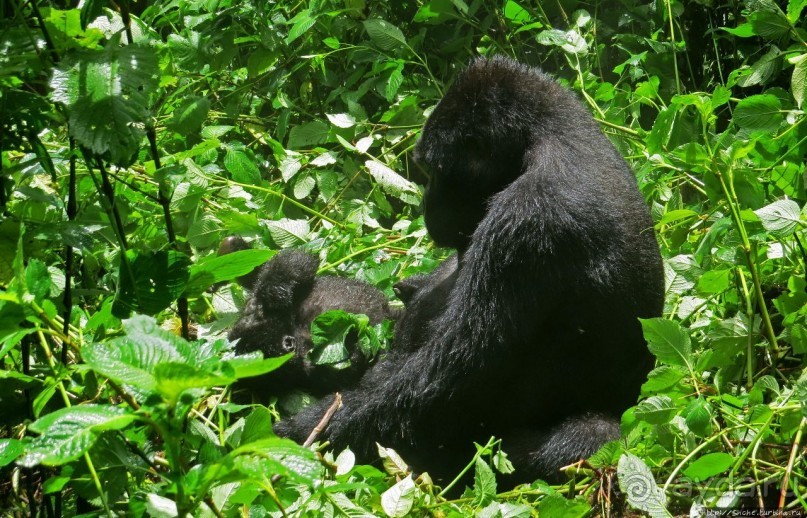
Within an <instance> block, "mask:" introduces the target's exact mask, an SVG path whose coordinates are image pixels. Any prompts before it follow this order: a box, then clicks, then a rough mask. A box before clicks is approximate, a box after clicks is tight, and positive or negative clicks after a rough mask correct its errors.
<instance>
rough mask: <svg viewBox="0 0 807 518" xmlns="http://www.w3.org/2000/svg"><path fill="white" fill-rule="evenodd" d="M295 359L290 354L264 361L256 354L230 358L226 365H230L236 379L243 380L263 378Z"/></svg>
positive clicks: (258, 353) (292, 354)
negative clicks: (255, 377) (264, 375)
mask: <svg viewBox="0 0 807 518" xmlns="http://www.w3.org/2000/svg"><path fill="white" fill-rule="evenodd" d="M293 357H294V353H290V354H286V355H284V356H279V357H277V358H266V359H264V358H263V357H262V355H261V353H260V352H255V353H250V354H246V355H241V356H236V357H234V358H228V359H227V360H225V362H224V363H226V364H228V365H229V366H230V367H231V368H232V369H233V372H234V377H235V378H236V379H241V378H251V377H254V376H261V375H263V374H266V373H267V372H272V371H274V370H277V369H278V368H280V366H282V365H283V364H284V363H286V362H287V361H289V360H290V359H291V358H293Z"/></svg>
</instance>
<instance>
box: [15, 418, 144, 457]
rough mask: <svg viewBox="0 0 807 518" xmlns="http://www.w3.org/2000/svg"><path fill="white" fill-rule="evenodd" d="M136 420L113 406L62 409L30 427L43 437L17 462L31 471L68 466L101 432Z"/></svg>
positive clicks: (86, 449) (28, 447) (120, 427)
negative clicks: (35, 468) (40, 467)
mask: <svg viewBox="0 0 807 518" xmlns="http://www.w3.org/2000/svg"><path fill="white" fill-rule="evenodd" d="M135 419H136V417H135V416H134V415H133V414H130V413H128V411H127V410H126V409H123V408H118V407H114V406H111V405H80V406H75V407H71V408H61V409H59V410H56V411H54V412H51V413H50V414H47V415H46V416H44V417H42V418H41V419H39V420H37V421H35V422H34V423H32V424H31V426H30V427H29V428H30V430H32V431H34V432H37V433H40V434H41V435H40V436H38V437H35V438H34V439H33V440H32V441H31V442H30V443H29V444H28V446H27V447H26V448H25V455H24V456H23V457H22V458H21V459H19V460H18V461H17V462H18V463H19V464H20V465H21V466H24V467H29V468H30V467H32V466H36V465H38V464H44V465H46V466H59V465H62V464H66V463H68V462H70V461H73V460H76V459H77V458H79V457H80V456H81V455H83V454H84V453H85V452H86V451H88V450H89V449H90V448H91V447H92V445H93V444H95V441H96V440H98V437H99V436H100V434H101V433H103V432H105V431H107V430H120V429H122V428H125V427H127V426H129V424H131V423H132V422H133V421H135Z"/></svg>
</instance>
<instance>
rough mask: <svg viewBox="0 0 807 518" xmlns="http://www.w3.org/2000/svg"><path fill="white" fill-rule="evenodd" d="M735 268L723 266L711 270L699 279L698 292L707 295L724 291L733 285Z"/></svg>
mask: <svg viewBox="0 0 807 518" xmlns="http://www.w3.org/2000/svg"><path fill="white" fill-rule="evenodd" d="M733 272H734V270H730V269H728V268H721V269H717V270H709V271H707V272H705V273H704V274H703V276H702V277H701V278H700V279H698V292H699V293H703V294H705V295H712V294H717V293H723V292H724V291H726V290H727V289H729V287H730V286H731V278H732V274H733Z"/></svg>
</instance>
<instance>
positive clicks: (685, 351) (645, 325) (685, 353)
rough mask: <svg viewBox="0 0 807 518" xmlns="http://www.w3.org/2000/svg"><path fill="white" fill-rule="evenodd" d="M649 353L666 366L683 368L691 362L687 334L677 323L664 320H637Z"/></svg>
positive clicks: (690, 348) (690, 350)
mask: <svg viewBox="0 0 807 518" xmlns="http://www.w3.org/2000/svg"><path fill="white" fill-rule="evenodd" d="M639 320H640V322H641V323H642V330H643V331H644V337H645V339H646V340H647V347H648V349H650V352H651V353H653V355H654V356H655V357H656V358H658V359H659V360H660V361H662V362H664V363H666V364H668V365H680V366H682V367H685V366H687V365H690V363H691V362H692V345H691V344H690V341H689V334H688V333H687V331H686V330H685V329H684V328H683V327H681V324H679V323H678V322H675V321H672V320H667V319H664V318H647V319H639Z"/></svg>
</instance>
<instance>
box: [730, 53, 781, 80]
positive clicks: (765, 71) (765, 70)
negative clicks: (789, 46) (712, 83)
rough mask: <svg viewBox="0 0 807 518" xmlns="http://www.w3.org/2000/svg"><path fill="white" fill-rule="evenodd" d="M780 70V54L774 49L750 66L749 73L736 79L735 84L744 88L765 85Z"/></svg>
mask: <svg viewBox="0 0 807 518" xmlns="http://www.w3.org/2000/svg"><path fill="white" fill-rule="evenodd" d="M781 68H782V53H781V52H780V51H779V49H777V48H776V47H774V48H772V49H771V50H770V51H768V53H767V54H765V55H764V56H762V57H761V58H759V59H758V60H757V61H755V62H754V64H753V65H751V69H750V72H749V73H747V74H744V75H740V76H739V77H738V78H737V84H738V85H740V86H742V87H744V88H748V87H749V86H756V85H764V84H767V83H768V82H769V81H770V80H771V79H773V78H774V77H775V76H776V75H777V74H778V73H779V71H780V70H781ZM744 72H745V71H744Z"/></svg>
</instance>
